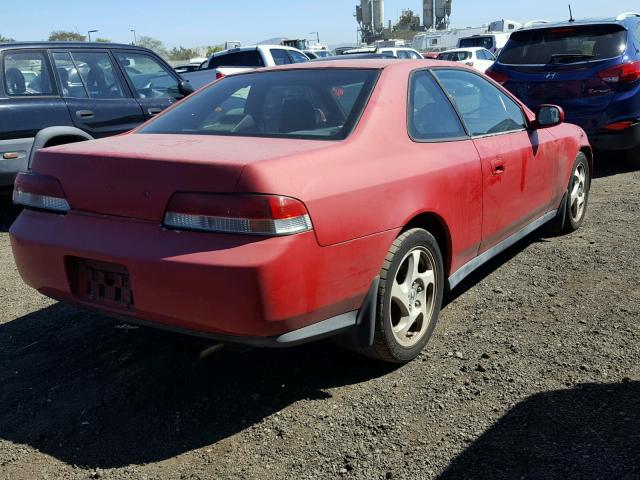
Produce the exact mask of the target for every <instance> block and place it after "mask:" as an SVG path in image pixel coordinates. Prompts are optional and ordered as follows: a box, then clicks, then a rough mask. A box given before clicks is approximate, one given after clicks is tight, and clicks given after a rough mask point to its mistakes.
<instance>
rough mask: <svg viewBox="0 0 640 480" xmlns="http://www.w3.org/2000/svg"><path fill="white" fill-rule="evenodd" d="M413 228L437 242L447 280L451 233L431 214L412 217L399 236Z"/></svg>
mask: <svg viewBox="0 0 640 480" xmlns="http://www.w3.org/2000/svg"><path fill="white" fill-rule="evenodd" d="M413 228H421V229H423V230H426V231H427V232H429V233H431V235H433V236H434V237H435V239H436V241H437V242H438V246H439V247H440V252H441V253H442V260H443V262H444V275H445V278H447V277H448V276H449V274H450V272H451V260H452V258H451V252H452V248H451V232H450V231H449V227H448V226H447V223H446V222H445V221H444V219H443V218H442V217H441V216H440V215H438V214H436V213H433V212H422V213H420V214H418V215H416V216H414V217H413V218H412V219H411V220H409V222H407V224H406V225H405V226H404V227H403V228H402V231H401V232H400V235H402V234H403V233H404V232H406V231H408V230H411V229H413Z"/></svg>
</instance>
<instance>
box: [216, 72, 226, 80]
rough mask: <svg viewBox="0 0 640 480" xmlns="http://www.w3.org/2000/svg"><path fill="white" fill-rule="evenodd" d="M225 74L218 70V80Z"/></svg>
mask: <svg viewBox="0 0 640 480" xmlns="http://www.w3.org/2000/svg"><path fill="white" fill-rule="evenodd" d="M224 77H225V75H224V73H222V72H216V80H220V79H221V78H224Z"/></svg>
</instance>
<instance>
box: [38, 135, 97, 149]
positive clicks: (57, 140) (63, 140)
mask: <svg viewBox="0 0 640 480" xmlns="http://www.w3.org/2000/svg"><path fill="white" fill-rule="evenodd" d="M86 140H88V138H84V137H78V136H77V135H60V136H59V137H53V138H51V139H50V140H49V141H48V142H47V143H45V144H44V145H43V147H42V148H48V147H55V146H57V145H65V144H67V143H75V142H84V141H86Z"/></svg>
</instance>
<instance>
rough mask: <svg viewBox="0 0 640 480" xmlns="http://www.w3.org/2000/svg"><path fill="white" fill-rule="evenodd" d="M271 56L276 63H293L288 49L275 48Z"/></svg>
mask: <svg viewBox="0 0 640 480" xmlns="http://www.w3.org/2000/svg"><path fill="white" fill-rule="evenodd" d="M271 56H272V57H273V61H274V62H275V64H276V65H288V64H289V63H293V62H292V61H291V58H289V55H288V54H287V51H286V50H280V49H273V50H271Z"/></svg>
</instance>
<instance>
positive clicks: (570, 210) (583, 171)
mask: <svg viewBox="0 0 640 480" xmlns="http://www.w3.org/2000/svg"><path fill="white" fill-rule="evenodd" d="M590 188H591V170H590V169H589V161H588V160H587V157H586V155H585V154H584V153H582V152H580V153H578V156H577V157H576V160H575V162H574V163H573V168H572V169H571V178H570V179H569V185H568V187H567V201H566V202H565V209H566V211H565V214H564V216H565V220H564V224H563V225H562V233H571V232H574V231H576V230H577V229H579V228H580V227H581V226H582V224H583V223H584V219H585V217H586V215H587V205H588V203H589V190H590Z"/></svg>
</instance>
